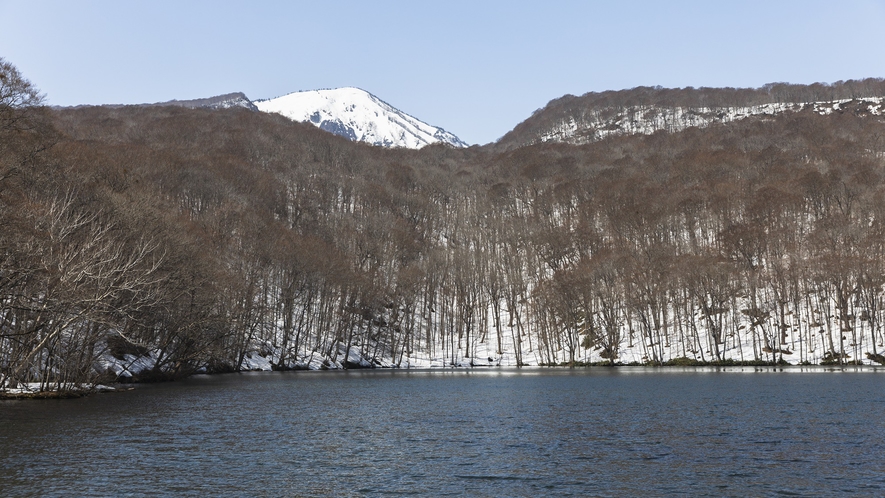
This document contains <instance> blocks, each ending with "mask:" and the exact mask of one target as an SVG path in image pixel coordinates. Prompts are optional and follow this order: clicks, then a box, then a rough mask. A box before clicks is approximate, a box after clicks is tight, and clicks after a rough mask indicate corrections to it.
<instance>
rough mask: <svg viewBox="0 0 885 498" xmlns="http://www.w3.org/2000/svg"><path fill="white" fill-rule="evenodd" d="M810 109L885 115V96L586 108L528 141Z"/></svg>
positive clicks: (571, 139) (579, 138) (574, 139)
mask: <svg viewBox="0 0 885 498" xmlns="http://www.w3.org/2000/svg"><path fill="white" fill-rule="evenodd" d="M803 110H811V111H812V112H816V113H818V114H823V115H826V114H832V113H833V112H845V111H851V112H855V113H864V114H870V115H874V116H879V115H882V114H885V98H883V97H867V98H858V99H842V100H835V101H823V102H808V103H769V104H762V105H755V106H739V107H668V106H656V105H637V106H628V107H620V108H597V109H587V110H585V111H583V112H581V113H580V114H579V115H572V116H568V117H565V118H563V119H561V120H559V121H557V122H555V123H554V124H553V125H552V126H549V127H547V128H546V129H543V130H542V131H541V132H540V133H538V134H537V135H535V136H534V137H533V138H531V139H530V140H529V141H528V143H529V144H531V143H539V142H562V143H570V144H576V145H578V144H586V143H590V142H595V141H597V140H602V139H605V138H606V137H610V136H615V135H634V134H644V135H650V134H652V133H654V132H656V131H658V130H664V131H667V132H670V133H675V132H679V131H682V130H684V129H686V128H689V127H692V126H696V127H698V128H703V127H706V126H710V125H711V124H713V123H729V122H732V121H737V120H740V119H745V118H749V117H752V116H763V117H764V116H775V115H777V114H782V113H784V112H799V111H803Z"/></svg>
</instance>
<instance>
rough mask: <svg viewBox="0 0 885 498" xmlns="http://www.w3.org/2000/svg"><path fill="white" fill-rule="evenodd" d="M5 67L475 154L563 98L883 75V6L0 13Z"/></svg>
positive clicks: (208, 6)
mask: <svg viewBox="0 0 885 498" xmlns="http://www.w3.org/2000/svg"><path fill="white" fill-rule="evenodd" d="M0 57H3V58H5V59H7V60H8V61H9V62H12V63H13V64H15V65H16V66H17V67H18V68H19V70H20V71H21V72H22V73H24V75H25V76H26V77H27V78H28V79H30V80H31V81H32V82H33V83H34V84H36V85H37V86H38V87H39V88H40V89H41V90H42V91H43V92H44V93H46V94H47V97H48V102H49V103H50V104H53V105H76V104H103V103H142V102H159V101H166V100H171V99H179V100H181V99H192V98H201V97H208V96H213V95H218V94H222V93H228V92H234V91H242V92H244V93H246V95H248V96H249V97H250V98H251V99H262V98H272V97H276V96H280V95H283V94H286V93H290V92H293V91H298V90H309V89H316V88H335V87H341V86H357V87H360V88H363V89H365V90H368V91H370V92H372V93H374V94H375V95H377V96H378V97H380V98H381V99H383V100H385V101H387V102H388V103H390V104H391V105H393V106H394V107H397V108H399V109H401V110H403V111H405V112H407V113H409V114H412V115H414V116H416V117H418V118H419V119H422V120H424V121H427V122H429V123H431V124H433V125H436V126H442V127H443V128H445V129H447V130H448V131H451V132H453V133H455V134H456V135H458V136H460V137H461V138H462V139H463V140H465V141H467V142H469V143H487V142H490V141H493V140H496V139H497V138H499V137H500V136H502V135H503V134H504V133H506V132H507V131H509V130H510V129H512V128H513V127H514V126H515V125H516V124H517V123H519V122H520V121H522V120H524V119H525V118H527V117H528V116H529V115H531V113H532V111H534V110H535V109H537V108H540V107H543V106H544V105H545V104H546V103H547V102H548V101H550V100H551V99H554V98H557V97H560V96H562V95H565V94H567V93H571V94H575V95H580V94H583V93H586V92H589V91H602V90H611V89H623V88H632V87H635V86H639V85H662V86H665V87H685V86H694V87H698V86H733V87H758V86H761V85H763V84H765V83H769V82H774V81H788V82H792V83H813V82H828V83H830V82H834V81H838V80H847V79H857V78H864V77H871V76H872V77H885V0H839V1H835V0H834V1H827V2H824V1H817V0H783V1H778V0H764V1H756V0H747V1H718V0H704V1H680V0H667V1H661V0H657V1H653V0H647V1H640V0H635V1H628V0H620V1H615V0H612V1H608V2H594V1H555V0H551V1H547V2H540V1H536V2H520V1H513V0H511V1H483V0H471V1H461V0H449V1H445V2H441V1H434V2H420V1H402V2H399V1H333V0H325V1H324V0H312V1H269V0H265V1H262V0H251V1H233V0H212V1H194V0H192V1H188V0H173V1H167V0H150V1H136V0H129V1H116V0H115V1H109V0H105V1H97V0H95V1H85V0H84V1H72V0H64V1H63V0H57V1H42V0H27V1H25V0H0Z"/></svg>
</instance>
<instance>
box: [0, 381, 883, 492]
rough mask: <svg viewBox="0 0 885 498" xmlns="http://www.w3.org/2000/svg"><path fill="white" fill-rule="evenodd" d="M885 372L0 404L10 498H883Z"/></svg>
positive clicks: (277, 389) (155, 394) (363, 385)
mask: <svg viewBox="0 0 885 498" xmlns="http://www.w3.org/2000/svg"><path fill="white" fill-rule="evenodd" d="M849 372H850V373H851V374H850V375H849V374H848V373H849ZM883 373H885V372H883V371H881V370H879V371H878V372H876V371H875V369H870V368H866V369H854V370H851V371H846V372H845V373H843V372H841V371H840V372H824V371H822V369H821V368H808V369H805V370H804V371H801V372H800V371H799V370H798V369H795V368H791V369H789V372H781V371H776V370H775V369H767V368H729V369H671V368H668V369H649V368H636V369H631V368H617V369H606V368H593V369H589V370H574V371H570V370H547V369H522V370H499V369H490V370H473V371H433V372H426V371H357V372H289V373H259V374H240V375H236V374H234V375H219V376H201V377H195V378H193V379H190V380H188V381H186V382H180V383H173V384H162V385H146V386H139V387H138V389H137V390H135V391H131V392H125V393H117V394H104V395H97V396H92V397H89V398H85V399H78V400H65V401H40V402H37V401H14V402H13V401H5V402H0V495H2V496H22V495H24V496H27V495H35V496H37V495H39V496H47V495H50V496H51V495H57V496H69V495H89V496H96V495H99V496H100V495H114V496H118V495H127V494H128V495H133V496H138V495H142V494H150V495H152V496H155V495H182V494H185V495H187V494H190V495H194V496H203V495H213V496H229V495H234V496H236V495H255V496H331V495H334V496H342V495H344V496H361V495H365V496H381V495H384V496H388V495H420V496H425V495H434V496H438V495H464V494H469V495H472V496H538V495H557V496H563V495H574V496H586V495H604V496H616V495H617V496H620V495H650V496H658V495H668V494H672V495H686V494H690V495H717V496H723V495H724V496H729V495H733V496H746V495H768V494H781V493H784V494H791V493H792V494H798V495H831V494H837V493H838V494H844V493H858V494H860V495H883V494H885V464H883V459H882V456H881V449H880V448H881V442H882V441H883V436H885V418H883V417H882V416H881V414H882V412H883V408H885V401H883V397H882V393H883V389H882V383H883V377H882V375H883Z"/></svg>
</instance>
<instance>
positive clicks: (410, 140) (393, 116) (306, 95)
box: [254, 87, 467, 149]
mask: <svg viewBox="0 0 885 498" xmlns="http://www.w3.org/2000/svg"><path fill="white" fill-rule="evenodd" d="M254 103H255V105H256V106H257V107H258V109H259V110H260V111H263V112H274V113H277V114H281V115H283V116H285V117H287V118H289V119H291V120H293V121H301V122H308V123H311V124H313V125H315V126H317V127H319V128H321V129H323V130H326V131H328V132H331V133H334V134H336V135H341V136H344V137H347V138H349V139H351V140H356V141H360V142H366V143H369V144H372V145H378V146H382V147H404V148H410V149H419V148H421V147H424V146H425V145H429V144H432V143H437V142H442V143H446V144H449V145H452V146H455V147H467V144H466V143H464V142H463V141H462V140H461V139H459V138H458V137H456V136H455V135H453V134H451V133H449V132H447V131H445V130H443V129H442V128H438V127H436V126H431V125H429V124H427V123H425V122H423V121H421V120H419V119H417V118H415V117H413V116H410V115H408V114H406V113H404V112H402V111H399V110H397V109H395V108H394V107H393V106H391V105H389V104H387V103H386V102H384V101H382V100H381V99H379V98H378V97H376V96H374V95H372V94H371V93H369V92H367V91H365V90H361V89H359V88H352V87H348V88H337V89H333V90H311V91H305V92H295V93H290V94H288V95H284V96H282V97H277V98H274V99H269V100H258V101H255V102H254Z"/></svg>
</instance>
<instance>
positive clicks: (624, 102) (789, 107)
mask: <svg viewBox="0 0 885 498" xmlns="http://www.w3.org/2000/svg"><path fill="white" fill-rule="evenodd" d="M883 96H885V80H883V79H881V78H867V79H864V80H859V81H858V80H849V81H839V82H836V83H833V84H832V85H828V84H822V83H815V84H813V85H791V84H788V83H770V84H767V85H765V86H763V87H762V88H698V89H695V88H661V87H637V88H633V89H630V90H618V91H607V92H590V93H586V94H584V95H582V96H580V97H575V96H574V95H566V96H564V97H561V98H558V99H556V100H553V101H551V102H550V103H549V104H547V106H545V107H544V108H543V109H538V110H537V111H535V113H533V114H532V116H531V117H529V118H528V119H526V120H525V121H523V122H522V123H520V124H519V125H517V126H516V128H514V129H513V130H512V131H511V132H509V133H507V134H506V135H505V136H504V137H502V138H501V139H500V140H498V142H497V144H496V145H497V148H498V149H502V150H510V149H513V148H516V147H522V146H525V145H532V144H536V143H543V142H560V143H570V144H577V145H580V144H585V143H589V142H595V141H598V140H603V139H605V138H608V137H611V136H617V135H632V134H637V133H642V134H651V133H654V132H656V131H666V132H670V133H674V132H680V131H682V130H685V129H686V128H690V127H699V128H704V127H706V126H710V125H711V124H717V123H718V124H722V123H730V122H732V121H737V120H741V119H744V118H747V117H761V118H766V117H774V116H776V115H778V114H782V113H784V112H796V111H802V110H813V111H815V112H818V113H820V114H825V115H826V114H830V113H832V112H845V111H846V110H849V111H851V110H859V111H861V112H867V113H873V114H875V115H881V114H883V113H885V98H883Z"/></svg>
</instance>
